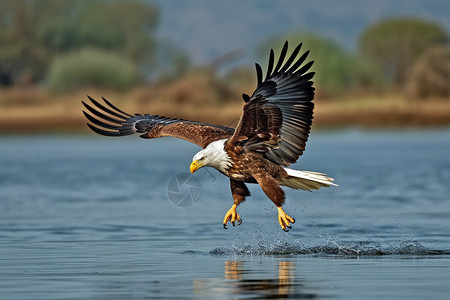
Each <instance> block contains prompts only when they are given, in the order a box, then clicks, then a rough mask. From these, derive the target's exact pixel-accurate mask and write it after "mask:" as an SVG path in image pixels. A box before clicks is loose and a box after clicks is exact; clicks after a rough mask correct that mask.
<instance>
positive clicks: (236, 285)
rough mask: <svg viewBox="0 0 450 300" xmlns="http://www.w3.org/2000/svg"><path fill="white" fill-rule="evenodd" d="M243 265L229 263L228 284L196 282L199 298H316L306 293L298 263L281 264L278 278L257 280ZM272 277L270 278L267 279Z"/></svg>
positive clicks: (234, 262) (226, 268) (237, 262)
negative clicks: (299, 278)
mask: <svg viewBox="0 0 450 300" xmlns="http://www.w3.org/2000/svg"><path fill="white" fill-rule="evenodd" d="M244 263H245V262H242V261H226V262H225V266H224V277H225V281H224V280H221V279H219V278H215V279H214V278H210V279H205V280H195V281H194V292H195V293H196V294H203V295H204V294H209V293H211V294H212V295H215V297H217V296H218V294H223V295H230V294H231V295H233V296H234V299H240V298H241V297H242V298H246V299H248V298H253V297H257V298H258V299H261V298H262V299H264V298H267V299H276V298H296V299H297V298H308V299H311V298H315V297H316V296H317V295H315V294H307V293H302V292H301V290H300V288H301V287H302V286H303V284H302V283H301V282H299V280H296V278H295V263H294V262H290V261H280V262H278V276H277V277H275V278H257V277H256V278H255V273H256V272H255V270H252V269H248V268H244ZM267 276H270V275H267Z"/></svg>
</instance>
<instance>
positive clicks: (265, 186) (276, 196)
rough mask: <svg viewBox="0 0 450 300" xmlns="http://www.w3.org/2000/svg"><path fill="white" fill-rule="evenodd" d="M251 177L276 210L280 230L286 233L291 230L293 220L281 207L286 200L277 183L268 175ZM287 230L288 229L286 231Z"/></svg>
mask: <svg viewBox="0 0 450 300" xmlns="http://www.w3.org/2000/svg"><path fill="white" fill-rule="evenodd" d="M253 177H254V178H255V179H256V181H258V184H259V185H260V186H261V188H262V190H263V191H264V193H265V194H266V196H267V197H269V199H270V200H272V202H273V203H274V204H275V206H276V207H277V210H278V222H279V223H280V226H281V229H283V230H284V231H286V232H288V231H289V229H291V228H292V227H291V224H294V223H295V219H294V218H292V217H290V216H288V215H287V214H286V213H285V212H284V210H283V209H282V208H281V206H282V205H283V203H284V200H285V199H286V196H285V194H284V191H283V189H282V188H281V187H280V184H279V183H278V181H277V180H276V179H275V178H273V177H272V176H270V174H268V173H263V172H261V173H256V174H253ZM288 228H289V229H288Z"/></svg>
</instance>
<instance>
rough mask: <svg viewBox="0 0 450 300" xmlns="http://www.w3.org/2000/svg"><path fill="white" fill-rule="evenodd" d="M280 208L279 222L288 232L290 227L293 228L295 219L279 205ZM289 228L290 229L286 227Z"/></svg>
mask: <svg viewBox="0 0 450 300" xmlns="http://www.w3.org/2000/svg"><path fill="white" fill-rule="evenodd" d="M277 209H278V222H280V225H281V228H282V229H283V230H284V231H286V232H288V231H289V229H291V228H292V227H291V226H290V225H291V224H294V223H295V219H294V218H292V217H290V216H288V215H287V214H286V213H285V212H284V210H283V209H282V208H281V206H277ZM286 228H289V229H286Z"/></svg>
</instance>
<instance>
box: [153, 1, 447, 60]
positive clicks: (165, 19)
mask: <svg viewBox="0 0 450 300" xmlns="http://www.w3.org/2000/svg"><path fill="white" fill-rule="evenodd" d="M148 1H150V0H148ZM150 2H155V3H157V4H158V6H159V7H160V9H161V19H160V25H159V28H158V33H159V35H160V36H162V37H164V38H167V39H169V40H171V41H172V42H174V43H176V44H177V45H179V46H181V47H182V48H183V49H184V50H186V51H188V52H189V55H191V57H192V59H193V60H194V62H195V63H203V62H207V61H209V60H211V59H213V58H215V57H217V56H218V55H221V54H223V53H225V52H227V51H230V50H232V49H235V48H236V47H241V48H243V49H245V50H246V51H245V57H244V58H243V59H245V60H241V61H244V62H246V63H250V62H252V61H253V60H254V59H253V58H254V47H255V46H257V45H259V44H260V43H261V42H262V41H264V40H265V39H267V38H268V37H270V36H273V35H277V34H279V33H285V32H286V31H291V30H299V29H300V30H303V29H304V30H309V31H314V32H317V33H320V34H323V35H326V36H328V37H331V38H333V39H334V40H335V41H337V42H338V43H339V44H341V45H342V46H343V47H344V48H346V49H348V50H353V49H355V48H356V46H357V38H358V36H359V34H360V33H361V31H362V30H363V29H364V28H365V27H366V26H367V25H369V24H371V23H373V22H375V21H378V20H380V19H383V18H387V17H398V16H415V17H419V18H425V19H430V20H434V21H435V22H438V23H440V24H441V25H442V26H444V27H445V28H446V29H447V31H449V32H450V1H448V0H427V1H424V0H399V1H389V0H377V1H373V0H343V1H334V0H319V1H299V0H280V1H272V0H258V1H241V0H228V1H222V0H220V1H218V0H211V1H202V0H177V1H167V0H154V1H150ZM249 61H250V62H249Z"/></svg>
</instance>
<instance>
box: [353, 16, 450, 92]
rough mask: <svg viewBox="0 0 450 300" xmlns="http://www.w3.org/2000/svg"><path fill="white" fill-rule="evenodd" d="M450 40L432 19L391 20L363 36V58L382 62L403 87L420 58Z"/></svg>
mask: <svg viewBox="0 0 450 300" xmlns="http://www.w3.org/2000/svg"><path fill="white" fill-rule="evenodd" d="M447 42H448V36H447V33H446V31H445V30H444V29H443V28H442V27H441V26H439V25H438V24H435V23H433V22H430V21H424V20H417V19H411V18H405V19H391V20H386V21H382V22H380V23H377V24H374V25H373V26H371V27H369V28H368V29H366V31H365V32H363V34H362V35H361V37H360V43H359V44H360V45H359V50H360V53H361V55H362V56H363V57H365V58H367V59H369V60H370V61H371V62H372V63H373V64H376V65H378V66H379V67H380V68H381V69H382V70H383V73H384V76H385V77H386V78H387V79H388V80H390V81H391V82H393V83H394V84H395V85H397V86H403V84H404V83H405V81H406V79H407V76H408V73H409V71H410V68H411V67H412V66H413V65H414V63H415V61H416V60H417V58H418V57H419V56H420V55H421V54H423V53H424V51H426V49H428V48H429V47H431V46H433V45H442V44H446V43H447Z"/></svg>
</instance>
